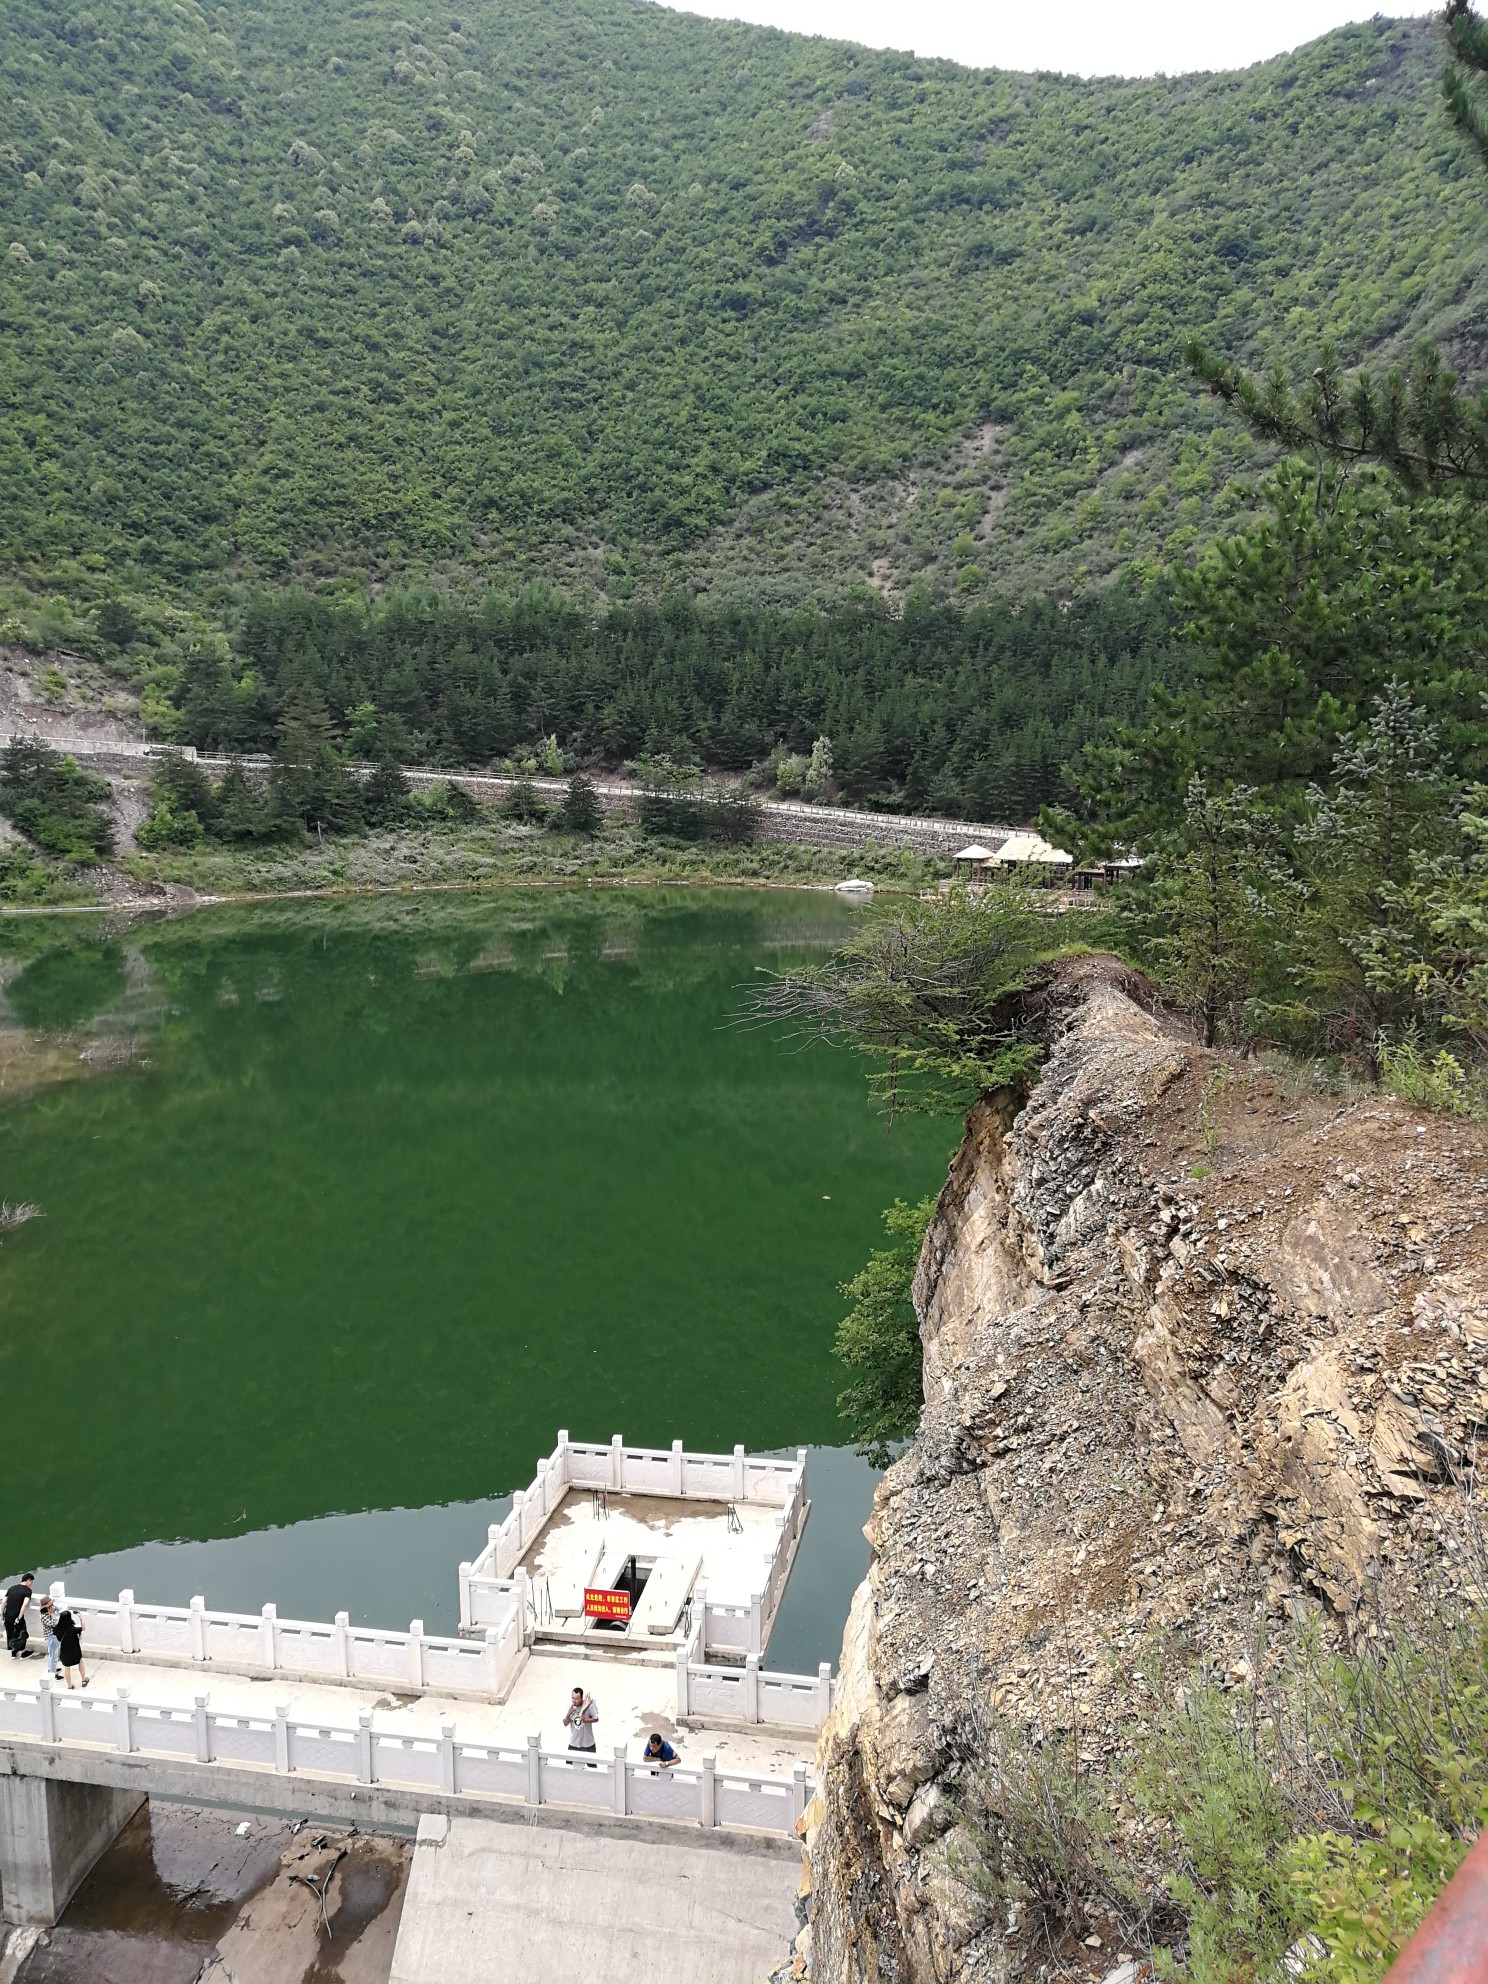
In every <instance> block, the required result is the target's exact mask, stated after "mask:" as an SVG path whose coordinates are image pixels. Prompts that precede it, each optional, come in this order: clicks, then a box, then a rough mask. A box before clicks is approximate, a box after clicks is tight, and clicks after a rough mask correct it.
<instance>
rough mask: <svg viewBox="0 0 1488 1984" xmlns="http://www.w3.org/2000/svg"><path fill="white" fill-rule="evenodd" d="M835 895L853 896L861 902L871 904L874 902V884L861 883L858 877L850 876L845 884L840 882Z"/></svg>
mask: <svg viewBox="0 0 1488 1984" xmlns="http://www.w3.org/2000/svg"><path fill="white" fill-rule="evenodd" d="M834 893H835V894H837V895H839V896H852V897H854V898H855V899H856V900H857V901H859V902H871V901H872V900H873V884H872V883H871V882H862V881H859V879H858V878H857V876H856V875H850V876H849V877H848V879H847V880H846V881H845V882H839V883H838V884H837V887H836V890H835V892H834Z"/></svg>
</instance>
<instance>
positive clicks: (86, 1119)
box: [0, 891, 957, 1664]
mask: <svg viewBox="0 0 1488 1984" xmlns="http://www.w3.org/2000/svg"><path fill="white" fill-rule="evenodd" d="M861 913H862V912H861V911H855V910H853V909H851V908H849V907H847V906H845V905H840V904H838V903H836V902H834V901H832V900H831V899H830V898H823V897H820V896H815V895H805V894H790V893H786V892H774V893H759V892H745V891H736V892H706V893H704V892H689V893H682V892H676V893H671V892H660V891H642V892H636V893H634V894H615V893H611V892H604V893H601V892H599V891H584V892H536V893H531V894H512V895H504V896H444V897H441V896H424V897H405V898H395V899H383V900H380V901H375V902H346V903H332V904H327V903H315V904H298V905H279V906H260V907H257V908H254V909H251V910H249V909H242V910H218V911H212V912H207V913H202V914H198V915H196V916H192V917H188V918H184V919H180V920H176V921H162V922H157V923H145V924H139V923H135V924H131V925H127V926H119V927H112V928H99V927H98V926H97V925H96V924H95V923H94V922H92V921H91V920H85V919H82V918H76V919H72V918H46V919H35V920H25V921H22V920H19V919H17V920H14V921H10V922H7V923H6V924H5V925H4V926H3V927H0V978H3V986H4V999H5V1003H6V1007H7V1008H8V1011H7V1012H6V1013H5V1014H4V1015H3V1017H4V1019H5V1021H6V1023H7V1024H8V1025H9V1026H11V1027H12V1028H14V1027H24V1028H27V1029H32V1030H35V1031H37V1032H38V1033H41V1034H45V1035H54V1034H56V1033H58V1032H60V1031H65V1032H67V1034H68V1035H69V1042H70V1048H75V1049H76V1050H77V1051H79V1052H82V1051H86V1052H87V1053H89V1054H90V1055H91V1056H93V1057H95V1065H100V1064H104V1063H109V1062H116V1061H122V1062H123V1065H119V1066H109V1067H108V1068H107V1070H106V1071H105V1072H99V1073H95V1074H92V1075H90V1076H88V1077H87V1078H86V1079H81V1080H73V1081H69V1082H65V1083H62V1084H59V1085H54V1086H51V1087H45V1088H42V1089H39V1090H37V1091H36V1092H34V1093H33V1094H32V1095H31V1096H30V1097H29V1098H28V1099H25V1100H21V1101H12V1102H9V1103H8V1104H6V1105H5V1106H4V1107H0V1195H3V1196H4V1197H5V1198H8V1199H11V1200H29V1201H33V1202H34V1203H36V1204H37V1205H39V1206H40V1207H41V1209H42V1211H43V1213H44V1215H45V1216H44V1217H43V1218H41V1219H37V1220H34V1221H32V1222H31V1223H30V1224H28V1225H26V1226H24V1227H22V1228H20V1229H19V1230H17V1231H16V1232H14V1233H12V1234H10V1235H8V1236H7V1237H6V1238H5V1240H4V1243H3V1246H0V1302H3V1305H4V1317H5V1320H4V1328H3V1330H0V1385H3V1396H4V1398H5V1401H6V1410H7V1414H8V1417H9V1421H10V1424H11V1425H12V1427H16V1428H20V1427H24V1428H25V1429H26V1435H27V1437H26V1442H25V1460H24V1463H23V1464H22V1465H21V1466H20V1467H18V1468H17V1469H16V1470H14V1471H13V1472H12V1476H11V1482H10V1491H9V1493H8V1494H7V1495H6V1496H5V1498H4V1501H3V1504H0V1524H3V1532H4V1535H3V1547H0V1563H3V1564H4V1565H5V1566H7V1567H17V1568H19V1567H21V1560H22V1559H23V1558H24V1559H25V1560H26V1564H25V1568H30V1567H31V1566H32V1565H33V1564H34V1565H37V1566H38V1567H47V1566H50V1567H54V1568H55V1567H61V1566H75V1567H77V1568H76V1569H69V1570H68V1581H69V1583H70V1584H72V1586H73V1588H74V1589H82V1588H87V1589H92V1590H94V1591H97V1590H99V1589H100V1587H102V1589H103V1590H104V1591H105V1592H109V1593H111V1592H112V1591H116V1590H117V1589H119V1586H120V1584H121V1583H125V1582H132V1583H134V1585H135V1586H136V1588H137V1589H138V1591H139V1593H140V1596H141V1597H145V1596H149V1597H152V1598H158V1599H172V1600H179V1599H180V1598H181V1597H183V1596H189V1595H190V1594H191V1592H192V1591H202V1590H205V1593H206V1596H207V1598H208V1601H209V1602H210V1603H213V1604H233V1605H248V1606H251V1607H253V1608H254V1609H256V1607H257V1606H258V1604H260V1603H261V1602H262V1601H263V1600H264V1599H266V1598H275V1599H276V1602H278V1603H279V1606H280V1610H281V1612H282V1613H284V1614H286V1615H289V1614H292V1613H297V1614H299V1615H300V1616H305V1615H306V1614H307V1613H309V1614H311V1615H313V1616H321V1617H324V1616H327V1615H328V1613H329V1612H330V1611H332V1610H334V1609H336V1608H337V1607H338V1606H346V1607H347V1608H348V1609H350V1610H352V1611H353V1612H354V1613H356V1614H358V1615H360V1616H368V1617H375V1618H377V1619H379V1620H381V1621H382V1622H384V1623H390V1624H399V1623H403V1622H405V1621H406V1620H407V1619H408V1618H409V1617H411V1616H413V1615H414V1614H415V1613H418V1612H420V1611H422V1614H423V1616H425V1617H426V1619H427V1621H428V1623H429V1625H430V1628H431V1630H433V1629H434V1628H435V1626H436V1624H437V1623H443V1624H448V1623H449V1622H450V1621H451V1620H452V1617H453V1599H454V1566H455V1564H456V1563H457V1562H458V1560H459V1558H460V1557H463V1556H470V1555H473V1554H474V1552H475V1551H476V1550H477V1549H478V1548H479V1547H480V1543H481V1540H482V1539H483V1537H484V1531H485V1523H486V1521H487V1520H488V1519H489V1517H490V1515H491V1514H492V1513H494V1512H496V1511H497V1510H498V1509H499V1508H500V1507H502V1506H504V1501H503V1499H502V1498H504V1497H505V1496H506V1495H507V1494H508V1493H509V1491H510V1490H511V1489H512V1488H513V1487H515V1486H519V1485H521V1484H523V1483H525V1482H526V1481H527V1480H529V1479H530V1477H531V1474H532V1470H533V1464H534V1462H535V1460H536V1459H537V1457H538V1455H540V1454H543V1453H546V1452H548V1451H549V1450H550V1449H551V1447H552V1445H553V1439H554V1435H555V1432H556V1429H557V1428H558V1427H559V1426H560V1425H562V1426H566V1427H568V1428H569V1430H570V1431H571V1433H572V1435H573V1437H574V1438H576V1439H608V1438H609V1437H610V1435H611V1434H613V1433H616V1432H621V1433H623V1434H624V1435H625V1436H626V1438H627V1440H629V1441H631V1442H634V1443H639V1444H647V1445H666V1444H668V1443H670V1441H672V1440H673V1439H682V1440H685V1442H686V1443H687V1445H688V1446H689V1447H694V1448H701V1449H714V1450H716V1449H726V1448H728V1447H730V1446H732V1445H733V1443H734V1442H735V1441H742V1442H744V1443H745V1444H746V1445H748V1446H749V1447H751V1448H755V1449H767V1448H780V1447H794V1446H797V1445H804V1446H811V1447H814V1448H818V1447H819V1448H822V1449H832V1448H836V1447H838V1446H840V1443H841V1438H842V1435H841V1429H840V1425H839V1423H838V1421H837V1418H836V1413H835V1406H834V1400H835V1395H836V1393H837V1391H838V1390H839V1389H840V1387H841V1385H842V1383H843V1381H844V1380H843V1374H842V1372H841V1369H840V1367H838V1366H837V1365H836V1364H835V1362H834V1360H833V1358H832V1356H831V1340H832V1333H833V1330H834V1328H835V1325H836V1322H837V1320H838V1318H839V1316H840V1314H841V1311H842V1303H841V1299H840V1297H839V1296H838V1293H837V1284H838V1282H840V1281H841V1280H843V1279H844V1278H845V1277H846V1276H847V1275H849V1274H851V1273H852V1272H853V1271H854V1270H855V1268H856V1267H858V1266H859V1265H860V1264H861V1262H862V1261H863V1259H864V1258H865V1256H866V1255H867V1252H868V1250H869V1249H870V1247H872V1246H873V1245H874V1244H875V1242H876V1241H877V1239H878V1237H879V1234H880V1231H881V1229H880V1227H879V1224H878V1215H879V1212H880V1209H881V1208H882V1207H883V1206H884V1205H886V1204H888V1203H889V1202H890V1201H891V1200H892V1199H893V1198H895V1197H896V1196H899V1197H919V1196H920V1195H922V1194H923V1193H925V1192H927V1191H933V1190H935V1189H936V1188H937V1187H938V1185H939V1183H940V1181H941V1179H942V1178H943V1176H944V1170H945V1163H946V1160H947V1158H948V1156H949V1154H950V1151H951V1148H952V1147H953V1145H954V1142H955V1133H956V1127H957V1126H955V1125H953V1124H948V1123H945V1122H930V1121H925V1120H921V1119H913V1118H911V1119H901V1120H900V1121H899V1122H898V1123H897V1124H896V1125H895V1126H894V1128H893V1130H892V1131H890V1130H888V1129H887V1128H886V1126H885V1124H884V1122H883V1120H882V1119H881V1118H880V1117H878V1116H877V1115H875V1113H874V1112H873V1110H872V1109H871V1107H870V1105H869V1102H868V1100H867V1095H866V1090H865V1085H864V1081H863V1071H862V1067H861V1065H860V1064H859V1063H858V1062H857V1061H856V1060H855V1058H854V1057H853V1056H851V1055H850V1054H847V1053H844V1052H835V1051H829V1050H825V1049H821V1048H811V1049H807V1050H802V1049H800V1048H797V1047H793V1046H792V1045H791V1044H790V1043H788V1042H783V1041H782V1040H780V1039H779V1038H778V1037H775V1036H772V1035H770V1034H768V1033H763V1032H755V1031H750V1030H747V1029H743V1028H740V1027H739V1026H737V1025H734V1024H731V1022H732V1020H733V1018H734V1016H735V1015H736V1014H737V1012H738V1010H739V1007H740V1004H741V1001H742V998H743V988H745V987H747V985H748V984H749V983H750V981H751V980H752V979H753V977H754V975H755V973H756V972H757V970H758V969H760V968H765V969H770V970H778V969H780V968H782V967H783V966H785V965H787V964H789V963H791V962H793V961H796V960H798V959H802V958H806V957H812V956H816V957H821V956H824V955H826V953H827V952H828V951H829V950H830V948H831V947H832V945H833V944H834V943H835V942H836V941H838V940H839V939H840V937H841V936H842V935H843V934H844V933H845V932H846V931H847V930H848V929H849V928H850V927H851V922H852V919H853V917H854V916H855V915H858V914H861ZM130 1055H132V1057H133V1058H132V1059H129V1058H128V1057H129V1056H130ZM819 1458H820V1465H816V1464H814V1467H813V1493H814V1494H815V1495H816V1496H817V1508H816V1510H814V1512H813V1518H812V1525H811V1526H810V1527H809V1528H808V1536H809V1535H811V1532H812V1530H813V1529H814V1530H815V1531H816V1537H815V1540H814V1543H813V1548H814V1551H815V1553H816V1558H817V1564H816V1569H815V1570H810V1569H809V1568H808V1566H807V1565H805V1564H803V1570H805V1571H806V1572H807V1575H806V1576H805V1577H804V1578H803V1575H802V1572H801V1571H798V1573H797V1575H796V1577H795V1578H793V1580H792V1586H793V1592H792V1595H791V1598H790V1599H788V1601H787V1602H788V1605H790V1606H792V1607H794V1611H795V1612H796V1613H800V1614H801V1618H802V1619H803V1620H804V1619H805V1614H806V1612H810V1613H811V1615H812V1616H811V1620H810V1621H809V1622H807V1623H805V1624H802V1623H800V1622H799V1621H798V1625H797V1626H793V1625H791V1622H790V1620H789V1619H787V1618H786V1617H785V1616H784V1615H783V1616H782V1623H781V1628H780V1633H779V1634H778V1635H777V1643H776V1644H775V1645H772V1648H771V1660H772V1664H784V1653H785V1651H786V1648H785V1647H784V1646H783V1645H782V1643H781V1635H783V1636H784V1639H785V1641H787V1642H791V1643H792V1649H793V1650H795V1651H796V1652H797V1653H798V1654H799V1656H800V1657H801V1658H803V1659H804V1658H805V1657H806V1656H807V1655H809V1654H810V1653H811V1650H812V1648H813V1647H814V1646H816V1645H818V1644H819V1643H822V1644H824V1643H825V1642H826V1640H828V1639H829V1640H830V1642H831V1645H832V1646H833V1647H834V1646H835V1642H836V1638H837V1636H838V1635H839V1634H840V1629H841V1618H842V1610H843V1606H844V1604H845V1599H844V1596H843V1594H844V1593H845V1592H846V1591H847V1590H850V1586H851V1579H852V1577H854V1576H856V1575H858V1574H859V1572H860V1570H861V1561H862V1556H863V1546H862V1545H861V1540H860V1538H859V1537H858V1534H857V1532H858V1529H859V1527H860V1525H861V1522H862V1520H863V1516H864V1514H865V1513H866V1499H867V1496H868V1494H869V1492H870V1491H871V1476H870V1475H869V1474H868V1471H867V1470H866V1469H865V1468H863V1467H862V1465H861V1463H858V1462H856V1461H855V1460H854V1459H853V1458H852V1457H851V1456H848V1455H843V1454H840V1453H831V1452H824V1453H823V1454H822V1455H821V1456H820V1457H819ZM379 1512H396V1513H387V1514H381V1513H379ZM818 1518H820V1520H819V1519H818ZM834 1539H835V1540H834ZM80 1560H82V1561H81V1562H80ZM813 1585H815V1586H820V1587H821V1591H822V1592H823V1593H827V1594H828V1595H827V1596H824V1597H819V1598H818V1599H817V1600H812V1599H811V1595H810V1593H809V1591H808V1593H807V1597H806V1598H802V1599H799V1600H798V1599H797V1598H796V1595H795V1591H794V1587H796V1586H803V1587H805V1586H813ZM316 1601H318V1602H316ZM803 1607H804V1608H805V1612H803V1611H802V1608H803ZM828 1614H830V1615H832V1616H831V1617H828V1616H827V1615H828ZM795 1641H799V1646H798V1647H797V1646H795V1644H794V1642H795Z"/></svg>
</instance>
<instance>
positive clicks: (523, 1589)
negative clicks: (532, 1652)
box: [514, 1564, 537, 1646]
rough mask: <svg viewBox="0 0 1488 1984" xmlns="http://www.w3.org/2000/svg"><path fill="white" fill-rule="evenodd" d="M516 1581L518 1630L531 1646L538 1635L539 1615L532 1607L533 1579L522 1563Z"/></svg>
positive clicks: (523, 1639) (518, 1568) (526, 1643)
mask: <svg viewBox="0 0 1488 1984" xmlns="http://www.w3.org/2000/svg"><path fill="white" fill-rule="evenodd" d="M514 1583H515V1584H516V1587H517V1630H518V1631H519V1632H520V1633H521V1635H522V1644H523V1646H530V1645H531V1643H532V1641H533V1640H534V1639H535V1638H536V1637H537V1615H536V1613H535V1612H534V1611H533V1608H532V1580H531V1578H529V1577H528V1575H527V1573H526V1571H525V1570H524V1569H523V1567H522V1565H520V1564H518V1566H517V1575H516V1578H515V1579H514Z"/></svg>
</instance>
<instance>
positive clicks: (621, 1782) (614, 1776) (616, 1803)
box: [610, 1743, 628, 1819]
mask: <svg viewBox="0 0 1488 1984" xmlns="http://www.w3.org/2000/svg"><path fill="white" fill-rule="evenodd" d="M610 1771H611V1777H610V1788H611V1794H612V1795H611V1799H610V1809H611V1811H612V1812H613V1813H614V1814H615V1817H616V1818H617V1819H623V1818H624V1817H625V1813H626V1809H627V1805H628V1800H627V1798H626V1796H625V1792H626V1786H627V1783H628V1780H627V1778H626V1775H625V1745H624V1744H623V1743H617V1744H616V1745H615V1760H614V1762H613V1763H612V1764H611V1766H610Z"/></svg>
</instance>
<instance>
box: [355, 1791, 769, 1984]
mask: <svg viewBox="0 0 1488 1984" xmlns="http://www.w3.org/2000/svg"><path fill="white" fill-rule="evenodd" d="M799 1867H800V1852H799V1849H798V1848H796V1847H795V1845H794V1843H793V1842H792V1843H790V1844H788V1845H782V1846H772V1847H770V1848H768V1849H762V1848H761V1847H759V1846H757V1845H755V1844H754V1843H753V1842H736V1841H730V1842H728V1843H726V1844H724V1845H721V1846H708V1847H702V1846H691V1845H686V1846H684V1845H677V1846H673V1845H671V1844H670V1843H667V1844H664V1845H661V1844H656V1843H654V1842H652V1841H646V1842H642V1841H640V1840H630V1839H620V1838H615V1837H612V1836H606V1835H600V1834H595V1833H589V1832H580V1831H572V1832H566V1831H557V1830H549V1831H536V1830H532V1831H529V1830H528V1829H526V1828H525V1827H522V1826H516V1825H498V1824H493V1823H491V1822H490V1821H489V1820H485V1819H452V1820H451V1821H450V1822H449V1832H448V1836H447V1837H446V1838H445V1840H444V1842H443V1844H442V1845H435V1844H432V1843H431V1842H430V1841H428V1840H426V1839H420V1841H419V1844H418V1846H417V1848H416V1850H415V1852H414V1856H413V1869H412V1872H411V1873H410V1875H409V1881H408V1889H407V1893H406V1895H405V1898H404V1902H403V1919H402V1922H401V1925H400V1927H399V1930H398V1945H397V1949H396V1951H395V1953H394V1956H393V1971H392V1979H391V1984H451V1980H452V1979H455V1978H458V1979H459V1980H460V1984H594V1980H595V1979H596V1978H603V1979H604V1980H605V1984H655V1980H656V1979H658V1978H665V1979H666V1980H667V1984H759V1980H760V1979H761V1978H762V1977H763V1976H764V1975H765V1973H766V1972H767V1971H768V1970H769V1969H770V1968H771V1966H772V1965H774V1964H776V1963H778V1962H779V1961H780V1959H781V1957H782V1956H784V1955H785V1953H786V1950H787V1948H788V1946H789V1944H790V1941H791V1938H792V1937H793V1936H794V1935H795V1933H796V1918H795V1908H794V1901H795V1892H796V1885H797V1880H798V1877H799Z"/></svg>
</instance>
